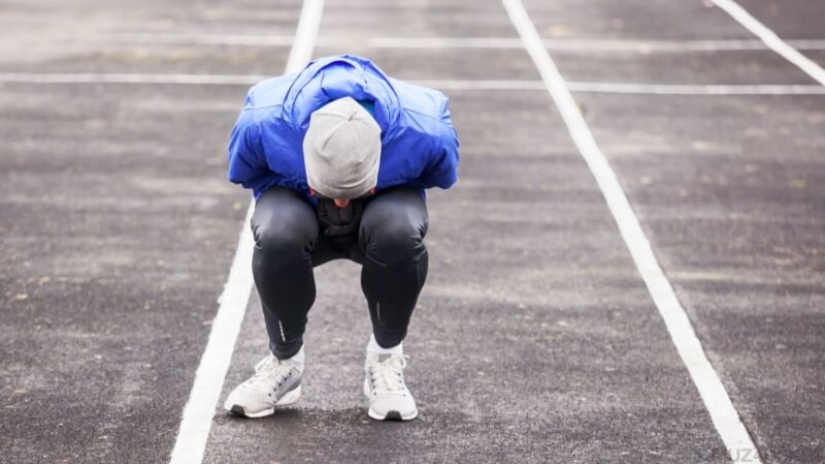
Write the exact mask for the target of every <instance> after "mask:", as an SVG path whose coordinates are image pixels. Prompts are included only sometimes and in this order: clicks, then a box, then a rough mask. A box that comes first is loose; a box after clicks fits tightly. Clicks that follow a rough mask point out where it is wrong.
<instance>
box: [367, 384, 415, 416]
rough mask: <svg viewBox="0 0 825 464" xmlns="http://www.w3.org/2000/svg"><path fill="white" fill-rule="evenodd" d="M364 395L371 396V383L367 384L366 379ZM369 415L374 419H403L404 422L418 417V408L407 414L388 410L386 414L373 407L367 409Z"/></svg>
mask: <svg viewBox="0 0 825 464" xmlns="http://www.w3.org/2000/svg"><path fill="white" fill-rule="evenodd" d="M364 396H366V397H367V398H370V388H369V385H368V384H367V382H366V381H364ZM367 415H368V416H370V418H372V419H375V420H380V421H402V422H404V421H410V420H413V419H415V418H416V417H418V409H417V408H416V409H414V410H412V411H410V412H408V413H407V414H404V415H402V414H401V413H400V412H398V411H387V413H386V414H380V413H379V412H378V411H376V410H374V409H372V408H369V410H367Z"/></svg>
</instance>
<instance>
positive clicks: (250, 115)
mask: <svg viewBox="0 0 825 464" xmlns="http://www.w3.org/2000/svg"><path fill="white" fill-rule="evenodd" d="M269 173H270V171H269V167H268V166H267V164H266V155H265V154H264V152H263V145H262V143H261V134H260V128H259V126H258V124H256V123H255V120H254V110H249V109H245V110H244V111H243V112H241V115H240V116H239V117H238V121H237V122H236V123H235V127H234V128H233V129H232V135H230V137H229V172H228V177H229V181H230V182H233V183H235V184H241V185H242V186H244V187H245V188H248V189H252V190H253V191H254V192H255V194H256V196H257V195H258V194H260V192H261V191H263V190H265V188H266V183H267V179H268V178H269V177H270V176H269Z"/></svg>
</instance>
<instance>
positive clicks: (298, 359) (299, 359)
mask: <svg viewBox="0 0 825 464" xmlns="http://www.w3.org/2000/svg"><path fill="white" fill-rule="evenodd" d="M273 356H275V357H276V358H278V361H280V362H285V363H289V364H292V365H293V366H295V367H296V368H298V370H299V371H302V372H303V370H304V345H301V349H300V350H298V352H297V353H295V354H294V355H292V356H290V357H289V358H281V357H278V356H277V355H275V354H273Z"/></svg>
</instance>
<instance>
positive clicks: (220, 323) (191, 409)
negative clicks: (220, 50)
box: [170, 0, 324, 464]
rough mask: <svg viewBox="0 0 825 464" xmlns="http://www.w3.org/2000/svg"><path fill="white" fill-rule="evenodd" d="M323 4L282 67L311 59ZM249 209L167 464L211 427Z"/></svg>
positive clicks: (187, 463) (238, 295)
mask: <svg viewBox="0 0 825 464" xmlns="http://www.w3.org/2000/svg"><path fill="white" fill-rule="evenodd" d="M323 9H324V0H304V3H303V7H302V9H301V17H300V19H299V20H298V27H297V30H296V32H295V41H294V44H293V46H292V50H291V51H290V54H289V60H288V61H287V64H286V70H285V72H287V73H290V72H297V71H299V70H300V69H301V67H302V66H303V65H304V64H305V63H306V62H307V61H309V59H310V58H311V56H312V49H313V46H314V43H315V38H316V36H317V35H318V27H319V25H320V22H321V14H322V13H323ZM253 211H254V203H253V202H250V205H249V208H248V209H247V212H246V218H245V219H244V223H243V227H242V229H241V235H240V239H239V240H238V249H237V251H236V252H235V258H234V259H233V260H232V267H231V268H230V270H229V278H228V279H227V281H226V285H225V286H224V291H223V293H222V294H221V296H220V298H219V299H218V302H219V304H220V307H219V308H218V314H217V316H216V317H215V319H214V321H213V322H212V330H211V331H210V333H209V341H208V342H207V344H206V349H205V350H204V352H203V356H202V357H201V361H200V365H199V366H198V370H197V372H196V373H195V382H194V384H193V386H192V392H191V393H190V395H189V401H188V402H187V403H186V406H185V407H184V409H183V419H182V420H181V424H180V430H179V431H178V437H177V440H176V441H175V448H174V449H173V450H172V455H171V459H170V464H200V463H201V462H202V461H203V454H204V451H205V449H206V442H207V439H208V438H209V430H210V429H211V428H212V417H213V416H214V414H215V405H216V403H217V402H218V399H219V397H220V394H221V389H222V388H223V383H224V379H225V378H226V372H227V371H228V370H229V364H230V362H231V361H232V352H233V351H234V350H235V340H236V339H237V338H238V332H239V331H240V328H241V322H242V321H243V317H244V313H245V312H246V306H247V304H248V303H249V295H250V293H251V291H252V286H253V285H254V280H253V278H252V250H253V246H254V239H253V237H252V232H251V230H250V228H249V227H248V224H249V221H250V219H251V218H252V212H253Z"/></svg>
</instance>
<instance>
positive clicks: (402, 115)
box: [229, 55, 459, 204]
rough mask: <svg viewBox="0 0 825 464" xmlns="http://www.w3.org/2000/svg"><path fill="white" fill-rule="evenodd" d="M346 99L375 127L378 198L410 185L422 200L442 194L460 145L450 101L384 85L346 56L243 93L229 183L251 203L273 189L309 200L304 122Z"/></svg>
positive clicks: (360, 61) (387, 81)
mask: <svg viewBox="0 0 825 464" xmlns="http://www.w3.org/2000/svg"><path fill="white" fill-rule="evenodd" d="M347 96H349V97H352V98H354V99H356V100H359V101H362V102H365V104H366V105H367V106H368V107H370V109H371V110H373V111H372V113H373V116H374V117H375V120H376V121H377V122H378V125H379V126H380V127H381V142H382V149H381V162H380V167H379V172H378V185H377V186H376V187H377V189H378V190H379V191H380V190H381V189H383V188H387V187H393V186H396V185H410V186H413V187H416V188H418V189H420V190H421V193H422V196H424V189H426V188H430V187H441V188H443V189H446V188H449V187H450V186H451V185H453V184H454V183H455V182H456V180H457V178H458V174H457V167H458V157H459V155H458V137H457V135H456V131H455V128H454V127H453V124H452V121H451V120H450V111H449V110H448V108H447V105H448V103H449V99H448V98H447V97H445V96H444V95H443V94H442V93H440V92H437V91H435V90H431V89H427V88H424V87H419V86H415V85H412V84H409V83H406V82H402V81H399V80H396V79H392V78H390V77H387V76H386V75H385V74H384V72H383V71H381V70H380V69H379V68H378V67H377V66H375V65H374V64H373V63H372V62H370V61H369V60H367V59H365V58H361V57H358V56H352V55H340V56H331V57H327V58H321V59H318V60H315V61H313V62H311V63H309V64H308V65H307V67H306V68H304V69H303V70H302V71H301V72H299V73H297V74H289V75H285V76H281V77H276V78H274V79H268V80H265V81H262V82H259V83H258V84H256V85H255V86H253V87H252V88H251V89H250V90H249V93H248V95H247V97H246V103H245V105H244V109H243V111H242V112H241V115H240V117H238V121H237V122H236V123H235V128H234V130H233V131H232V136H231V138H230V142H229V180H230V181H232V182H234V183H236V184H241V185H243V186H244V187H246V188H249V189H252V191H253V192H254V194H255V198H258V197H259V196H260V195H261V193H263V192H265V191H266V190H267V189H270V188H272V187H275V186H284V187H288V188H291V189H293V190H297V191H299V192H301V193H303V194H304V195H307V198H310V197H309V196H308V193H309V186H308V185H307V178H306V171H305V168H304V158H303V149H302V143H303V139H304V134H306V131H307V126H308V124H309V118H310V115H311V114H312V112H313V111H315V110H317V109H318V108H320V107H322V106H324V105H325V104H327V103H328V102H330V101H332V100H335V99H338V98H343V97H347ZM370 102H371V103H372V104H374V107H373V105H372V104H370ZM310 200H311V201H312V202H313V204H317V203H316V202H315V201H314V199H311V198H310Z"/></svg>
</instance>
